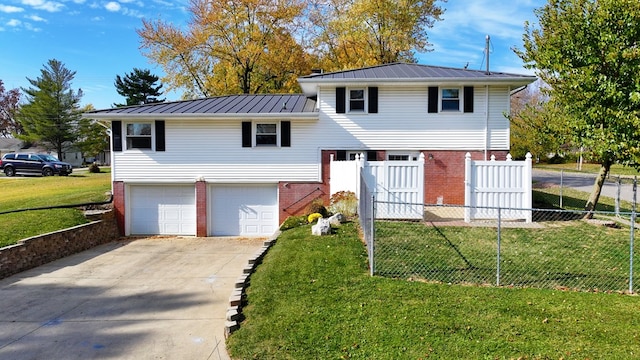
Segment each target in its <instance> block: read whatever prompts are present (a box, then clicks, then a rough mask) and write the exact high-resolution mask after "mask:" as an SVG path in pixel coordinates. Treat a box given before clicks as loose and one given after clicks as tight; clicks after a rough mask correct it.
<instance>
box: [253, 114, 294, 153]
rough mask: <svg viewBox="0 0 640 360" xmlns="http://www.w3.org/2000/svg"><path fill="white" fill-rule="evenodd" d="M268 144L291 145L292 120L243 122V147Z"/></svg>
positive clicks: (265, 145)
mask: <svg viewBox="0 0 640 360" xmlns="http://www.w3.org/2000/svg"><path fill="white" fill-rule="evenodd" d="M268 146H277V147H290V146H291V121H288V120H283V121H274V122H267V121H256V122H253V121H243V122H242V147H249V148H250V147H268Z"/></svg>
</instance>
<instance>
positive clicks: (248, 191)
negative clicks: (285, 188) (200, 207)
mask: <svg viewBox="0 0 640 360" xmlns="http://www.w3.org/2000/svg"><path fill="white" fill-rule="evenodd" d="M209 189H210V191H209V210H210V211H209V213H210V214H211V215H210V226H209V233H210V235H213V236H229V235H242V236H270V235H272V234H273V233H274V232H275V231H276V230H277V228H278V189H277V187H276V186H275V185H246V186H238V185H216V186H211V187H210V188H209Z"/></svg>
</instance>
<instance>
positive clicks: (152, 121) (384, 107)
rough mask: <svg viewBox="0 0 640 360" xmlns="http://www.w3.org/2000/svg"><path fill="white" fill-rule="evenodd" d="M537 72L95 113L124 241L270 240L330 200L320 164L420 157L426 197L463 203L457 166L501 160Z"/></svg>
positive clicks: (443, 76) (306, 86) (306, 83)
mask: <svg viewBox="0 0 640 360" xmlns="http://www.w3.org/2000/svg"><path fill="white" fill-rule="evenodd" d="M535 80H536V78H535V77H533V76H526V75H518V74H507V73H499V72H492V73H486V72H485V71H474V70H466V69H456V68H447V67H438V66H427V65H419V64H406V63H393V64H386V65H380V66H374V67H368V68H362V69H354V70H347V71H339V72H332V73H317V74H311V75H309V76H304V77H301V78H299V80H298V81H299V83H300V85H301V87H302V90H303V93H302V94H285V95H230V96H221V97H212V98H204V99H197V100H188V101H178V102H165V103H157V104H146V105H139V106H130V107H123V108H113V109H105V110H96V111H91V112H88V113H86V114H84V116H85V117H88V118H94V119H101V120H107V121H110V122H111V129H112V149H111V164H112V178H113V191H114V204H115V209H116V213H117V217H118V220H119V224H120V226H121V231H122V232H123V233H124V234H127V235H129V234H172V235H197V236H214V235H216V236H217V235H245V236H264V235H270V234H272V233H273V232H274V231H275V230H276V229H277V228H278V224H280V223H281V222H282V221H283V220H284V219H285V218H286V217H287V216H289V215H295V214H300V213H302V212H303V211H304V210H305V208H306V206H307V205H308V204H309V203H310V202H311V201H313V200H314V199H316V198H323V199H324V200H325V201H327V200H328V197H329V191H330V190H329V186H330V183H331V174H330V159H331V158H332V157H333V158H334V159H336V160H348V159H350V158H354V157H355V156H356V154H360V153H362V154H365V156H366V158H367V160H368V161H382V160H385V161H404V160H410V159H414V158H417V157H419V155H420V154H423V155H424V157H425V158H428V159H429V160H428V161H426V162H425V165H424V184H425V192H424V201H425V202H427V203H435V202H436V201H444V202H445V203H449V204H463V203H464V159H465V153H467V152H470V153H471V155H472V157H473V158H475V159H483V158H488V157H489V156H491V155H495V156H496V157H498V158H501V159H504V157H505V156H506V154H507V152H508V151H509V145H510V142H509V120H508V119H507V118H506V117H505V116H504V114H505V113H508V112H509V104H510V94H511V93H512V92H513V91H515V90H517V89H519V88H521V87H523V86H526V85H527V84H529V83H531V82H533V81H535Z"/></svg>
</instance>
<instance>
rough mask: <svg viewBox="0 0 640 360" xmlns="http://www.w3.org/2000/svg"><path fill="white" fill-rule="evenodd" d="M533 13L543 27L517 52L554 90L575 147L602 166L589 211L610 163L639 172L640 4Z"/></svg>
mask: <svg viewBox="0 0 640 360" xmlns="http://www.w3.org/2000/svg"><path fill="white" fill-rule="evenodd" d="M535 14H536V16H537V18H538V23H539V25H536V26H534V25H531V24H526V25H525V33H524V35H523V40H524V49H523V50H518V51H517V54H518V55H519V56H520V57H521V58H522V59H523V60H524V61H525V64H526V66H527V67H528V68H532V69H536V71H537V74H538V76H539V77H540V78H541V79H542V80H544V81H545V82H546V83H548V84H549V86H550V88H549V95H550V97H551V98H552V99H553V101H554V102H555V103H556V104H557V106H559V107H560V108H561V110H562V112H563V113H565V114H567V116H568V118H567V123H566V125H567V127H568V128H569V129H571V134H572V137H573V142H574V144H579V145H582V146H584V147H585V148H586V149H588V150H589V151H591V152H592V154H593V156H594V158H595V159H598V160H599V163H600V164H601V167H600V172H599V174H598V176H597V178H596V180H595V183H594V186H593V191H592V193H591V195H590V196H589V199H588V200H587V203H586V205H585V209H586V210H588V211H589V212H590V213H591V212H592V211H593V210H594V209H595V206H596V205H597V203H598V200H599V198H600V192H601V190H602V184H603V182H604V180H605V178H606V176H607V174H608V173H609V170H610V169H611V165H612V164H614V163H617V162H619V163H622V164H627V165H632V166H635V167H636V168H637V167H639V163H638V156H640V116H639V115H640V71H638V69H640V44H639V43H638V41H639V40H638V39H640V2H638V1H637V0H549V3H548V4H547V5H545V6H544V7H542V8H539V9H537V10H536V11H535Z"/></svg>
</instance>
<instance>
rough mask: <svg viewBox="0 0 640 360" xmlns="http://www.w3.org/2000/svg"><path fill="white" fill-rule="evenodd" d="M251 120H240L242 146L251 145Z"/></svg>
mask: <svg viewBox="0 0 640 360" xmlns="http://www.w3.org/2000/svg"><path fill="white" fill-rule="evenodd" d="M252 143H253V142H252V141H251V121H243V122H242V147H251V145H252Z"/></svg>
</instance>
